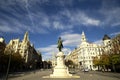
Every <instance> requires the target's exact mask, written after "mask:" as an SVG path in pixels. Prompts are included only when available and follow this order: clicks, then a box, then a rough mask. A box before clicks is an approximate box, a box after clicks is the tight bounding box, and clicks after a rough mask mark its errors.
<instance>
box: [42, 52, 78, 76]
mask: <svg viewBox="0 0 120 80" xmlns="http://www.w3.org/2000/svg"><path fill="white" fill-rule="evenodd" d="M43 78H80V76H73V75H72V74H69V71H68V67H66V66H65V63H64V53H63V52H59V53H58V54H57V65H56V66H55V68H54V71H53V74H50V76H44V77H43Z"/></svg>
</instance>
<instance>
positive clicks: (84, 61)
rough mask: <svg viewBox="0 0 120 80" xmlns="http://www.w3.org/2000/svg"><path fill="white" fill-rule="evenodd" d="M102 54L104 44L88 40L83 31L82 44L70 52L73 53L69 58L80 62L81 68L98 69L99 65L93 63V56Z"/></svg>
mask: <svg viewBox="0 0 120 80" xmlns="http://www.w3.org/2000/svg"><path fill="white" fill-rule="evenodd" d="M101 54H102V46H101V45H98V44H94V43H89V42H87V39H86V36H85V34H84V32H82V37H81V44H80V46H79V47H78V48H77V49H75V50H73V51H72V52H71V53H70V54H69V55H72V56H70V58H69V59H71V60H72V61H74V62H75V63H76V64H78V67H79V68H80V69H84V68H88V69H90V70H97V67H95V66H94V64H93V58H94V57H96V56H99V55H101ZM69 55H68V56H69Z"/></svg>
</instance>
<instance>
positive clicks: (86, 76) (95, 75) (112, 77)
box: [8, 70, 120, 80]
mask: <svg viewBox="0 0 120 80" xmlns="http://www.w3.org/2000/svg"><path fill="white" fill-rule="evenodd" d="M50 74H52V71H50V70H45V71H40V70H38V71H36V72H35V73H34V72H29V73H27V74H26V73H23V74H16V75H9V79H8V80H59V79H60V78H59V79H57V78H54V79H53V78H43V76H49V75H50ZM73 75H78V76H80V78H64V79H61V80H120V73H111V72H104V73H102V72H96V71H90V72H77V73H76V74H73Z"/></svg>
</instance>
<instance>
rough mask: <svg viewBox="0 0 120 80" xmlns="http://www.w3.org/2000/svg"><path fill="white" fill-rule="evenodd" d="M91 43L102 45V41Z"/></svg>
mask: <svg viewBox="0 0 120 80" xmlns="http://www.w3.org/2000/svg"><path fill="white" fill-rule="evenodd" d="M93 43H95V44H102V43H103V41H102V40H97V41H95V42H93Z"/></svg>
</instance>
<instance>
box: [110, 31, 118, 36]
mask: <svg viewBox="0 0 120 80" xmlns="http://www.w3.org/2000/svg"><path fill="white" fill-rule="evenodd" d="M118 34H120V32H115V33H111V34H110V35H111V36H115V35H118Z"/></svg>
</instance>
